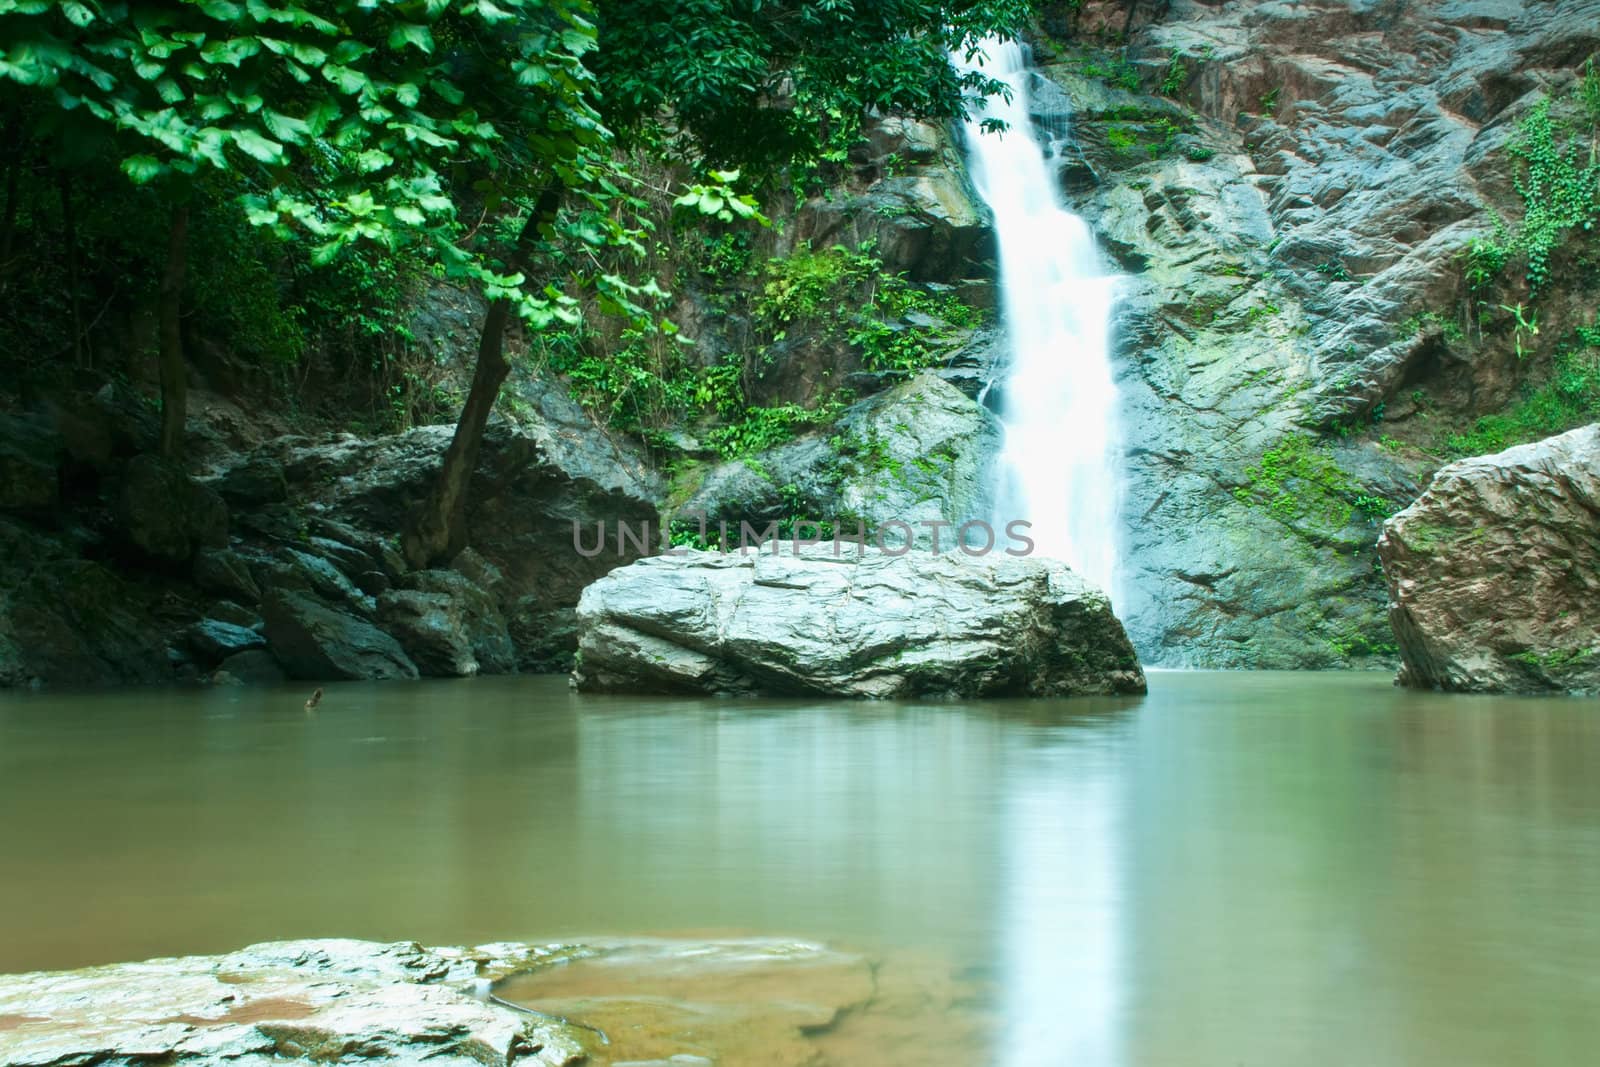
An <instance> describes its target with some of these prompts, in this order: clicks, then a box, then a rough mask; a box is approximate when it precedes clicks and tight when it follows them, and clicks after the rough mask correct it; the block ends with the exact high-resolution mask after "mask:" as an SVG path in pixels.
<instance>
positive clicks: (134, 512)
mask: <svg viewBox="0 0 1600 1067" xmlns="http://www.w3.org/2000/svg"><path fill="white" fill-rule="evenodd" d="M117 520H118V523H119V524H120V526H121V528H122V531H123V533H124V534H125V535H126V536H127V538H128V541H129V543H130V547H131V548H132V549H133V550H134V551H135V552H137V553H140V554H142V555H144V556H147V557H149V558H150V559H153V560H156V561H158V562H161V563H183V562H186V561H187V560H188V559H189V558H190V557H191V556H193V555H194V554H195V551H196V550H197V549H200V548H226V547H227V545H228V506H227V504H225V503H223V501H222V498H221V497H220V496H218V495H217V493H216V491H215V490H213V489H211V488H210V487H209V486H205V485H202V484H200V483H199V482H196V481H195V480H194V479H192V478H190V477H189V476H188V474H186V473H185V472H184V470H183V468H182V467H180V466H178V465H177V464H175V463H172V462H170V461H168V460H164V459H161V458H159V457H156V456H151V455H143V456H135V457H134V458H133V459H132V460H130V461H129V462H128V466H127V469H126V471H124V473H123V476H122V486H121V490H120V492H119V494H118V496H117Z"/></svg>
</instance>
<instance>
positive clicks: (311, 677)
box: [261, 589, 417, 681]
mask: <svg viewBox="0 0 1600 1067" xmlns="http://www.w3.org/2000/svg"><path fill="white" fill-rule="evenodd" d="M261 613H262V616H263V617H264V618H265V619H266V637H267V644H268V646H269V647H270V648H271V649H272V654H273V656H275V657H276V658H277V660H278V662H279V663H280V664H282V665H283V669H284V671H285V672H287V674H288V675H289V677H291V678H302V679H306V680H308V681H344V680H360V679H370V680H378V681H382V680H387V679H391V678H415V677H417V666H416V664H415V663H413V662H412V661H411V659H410V657H408V656H407V655H406V653H405V650H404V649H403V648H401V646H400V643H399V642H397V641H396V640H395V639H394V638H393V637H391V636H390V635H389V634H387V633H384V632H383V631H382V630H380V629H378V628H377V627H376V626H374V625H373V624H372V623H370V622H368V621H366V620H365V619H362V618H358V617H357V616H355V615H351V614H348V613H346V612H343V611H339V610H336V609H334V608H332V607H329V606H328V605H326V604H324V603H322V602H320V601H318V600H317V599H315V598H314V597H312V596H309V595H307V594H305V593H301V592H296V591H293V590H290V589H275V590H273V591H272V592H270V593H268V594H267V595H266V597H265V598H264V599H263V600H262V602H261Z"/></svg>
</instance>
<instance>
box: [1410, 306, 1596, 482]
mask: <svg viewBox="0 0 1600 1067" xmlns="http://www.w3.org/2000/svg"><path fill="white" fill-rule="evenodd" d="M1597 335H1600V330H1597V329H1596V328H1595V327H1592V326H1591V327H1587V328H1580V329H1579V330H1578V331H1576V340H1577V342H1578V344H1577V345H1568V346H1563V347H1562V348H1561V349H1559V350H1558V351H1557V352H1556V355H1555V360H1554V366H1553V369H1552V373H1551V376H1550V378H1549V380H1547V381H1545V382H1544V383H1543V384H1541V385H1538V386H1536V387H1534V388H1532V389H1530V390H1529V391H1528V392H1526V393H1525V394H1524V395H1523V396H1522V398H1521V399H1520V400H1518V401H1517V403H1515V404H1514V405H1512V406H1511V407H1510V408H1509V409H1508V410H1506V411H1504V412H1501V413H1499V414H1496V415H1485V416H1484V417H1482V418H1480V419H1479V420H1478V421H1477V422H1476V423H1474V424H1473V427H1472V429H1471V430H1468V431H1466V432H1465V433H1457V434H1451V435H1450V436H1449V437H1447V438H1446V439H1445V441H1444V444H1443V446H1442V447H1441V448H1439V449H1438V450H1437V451H1438V452H1439V454H1440V455H1441V456H1444V457H1446V458H1455V457H1458V456H1479V455H1484V454H1485V453H1489V452H1499V451H1501V450H1502V449H1506V448H1510V447H1511V446H1512V445H1518V444H1523V443H1525V442H1528V441H1537V440H1539V439H1540V438H1543V437H1549V436H1550V435H1552V434H1558V433H1563V432H1565V431H1567V430H1570V429H1572V428H1573V427H1575V426H1581V425H1583V424H1585V423H1588V422H1593V421H1595V420H1596V419H1600V350H1597V348H1596V344H1597V342H1600V336H1597Z"/></svg>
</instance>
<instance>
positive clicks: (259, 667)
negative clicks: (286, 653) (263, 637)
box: [212, 649, 288, 685]
mask: <svg viewBox="0 0 1600 1067" xmlns="http://www.w3.org/2000/svg"><path fill="white" fill-rule="evenodd" d="M223 673H226V674H227V675H228V677H229V678H230V679H231V680H233V681H236V682H239V683H242V684H244V685H276V684H277V683H278V682H282V681H285V680H287V678H288V675H286V674H284V673H283V667H282V665H280V664H279V663H278V659H277V657H276V656H274V655H273V654H272V653H271V652H267V651H265V650H260V649H257V650H254V651H250V652H236V653H234V654H233V655H231V656H229V657H228V658H227V659H225V660H223V661H222V662H221V663H219V664H218V665H217V674H223ZM212 681H213V682H215V681H217V678H216V675H212Z"/></svg>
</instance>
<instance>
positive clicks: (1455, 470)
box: [1378, 424, 1600, 693]
mask: <svg viewBox="0 0 1600 1067" xmlns="http://www.w3.org/2000/svg"><path fill="white" fill-rule="evenodd" d="M1378 555H1379V557H1380V558H1381V559H1382V560H1383V571H1384V576H1385V578H1386V579H1387V580H1388V583H1389V619H1390V621H1391V622H1392V623H1393V624H1394V632H1395V636H1396V638H1398V640H1399V643H1400V654H1401V657H1402V658H1403V660H1404V665H1403V666H1402V667H1401V669H1400V678H1399V680H1400V682H1401V683H1402V684H1404V685H1414V686H1421V687H1431V688H1437V689H1448V690H1457V691H1464V692H1483V693H1489V692H1502V693H1541V692H1594V691H1600V424H1596V425H1593V426H1586V427H1583V428H1582V429H1577V430H1572V431H1570V432H1568V433H1564V434H1561V435H1559V436H1557V437H1550V438H1546V439H1545V440H1543V441H1537V442H1535V443H1533V444H1529V445H1519V446H1518V447H1516V448H1509V449H1507V450H1506V451H1504V452H1499V453H1496V454H1495V455H1492V456H1478V457H1475V458H1473V459H1467V460H1462V461H1461V462H1459V463H1452V464H1450V465H1449V466H1448V467H1445V468H1444V469H1442V470H1441V471H1439V473H1438V474H1436V475H1435V476H1434V479H1433V482H1432V484H1431V485H1429V487H1428V490H1427V492H1425V493H1423V494H1422V496H1421V497H1420V498H1419V499H1418V500H1417V502H1416V503H1414V504H1412V505H1411V506H1410V507H1409V508H1406V509H1405V510H1404V511H1402V512H1400V513H1399V514H1398V515H1395V516H1394V517H1393V518H1391V519H1390V520H1389V521H1388V522H1387V523H1386V524H1385V525H1384V529H1383V536H1382V537H1381V538H1379V540H1378Z"/></svg>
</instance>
